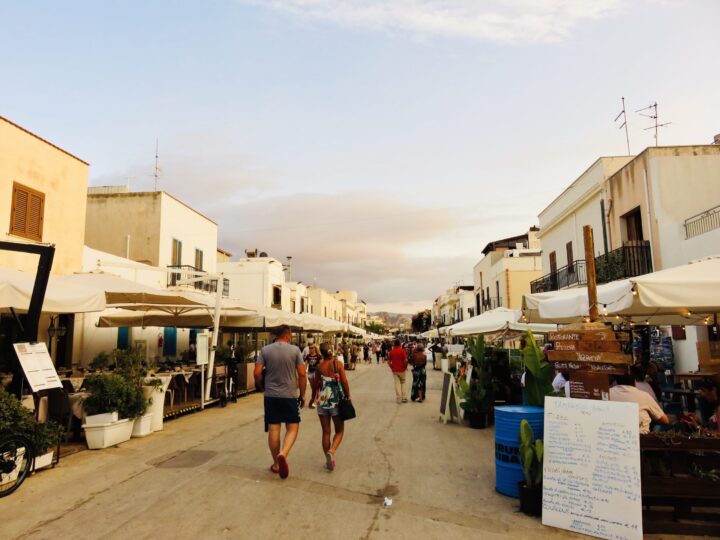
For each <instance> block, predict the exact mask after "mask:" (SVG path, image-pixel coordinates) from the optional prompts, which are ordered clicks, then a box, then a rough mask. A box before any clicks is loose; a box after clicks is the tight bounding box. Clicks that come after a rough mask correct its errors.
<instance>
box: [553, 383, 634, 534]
mask: <svg viewBox="0 0 720 540" xmlns="http://www.w3.org/2000/svg"><path fill="white" fill-rule="evenodd" d="M639 431H640V429H639V418H638V407H637V405H636V404H635V403H620V402H613V401H594V400H587V399H567V398H552V397H547V398H545V440H544V444H545V454H544V461H543V511H542V522H543V525H550V526H552V527H559V528H561V529H567V530H569V531H574V532H578V533H583V534H587V535H590V536H596V537H598V538H607V539H613V540H641V539H642V537H643V536H642V496H641V489H640V433H639Z"/></svg>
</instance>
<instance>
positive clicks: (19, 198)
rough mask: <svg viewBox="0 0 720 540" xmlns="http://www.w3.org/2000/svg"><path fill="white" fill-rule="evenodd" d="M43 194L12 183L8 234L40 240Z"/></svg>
mask: <svg viewBox="0 0 720 540" xmlns="http://www.w3.org/2000/svg"><path fill="white" fill-rule="evenodd" d="M44 213H45V194H43V193H41V192H39V191H35V190H34V189H30V188H28V187H25V186H23V185H20V184H18V183H13V196H12V210H11V212H10V234H12V235H15V236H22V237H24V238H29V239H31V240H37V241H41V240H42V233H43V218H44Z"/></svg>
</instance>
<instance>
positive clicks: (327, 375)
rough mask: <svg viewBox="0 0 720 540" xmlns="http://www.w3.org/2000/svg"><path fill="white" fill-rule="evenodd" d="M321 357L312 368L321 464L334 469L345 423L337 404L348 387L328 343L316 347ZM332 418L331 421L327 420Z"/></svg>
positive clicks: (343, 368) (344, 395)
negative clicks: (318, 421)
mask: <svg viewBox="0 0 720 540" xmlns="http://www.w3.org/2000/svg"><path fill="white" fill-rule="evenodd" d="M320 354H321V356H322V360H321V361H320V363H319V364H318V366H317V368H316V370H315V383H314V391H315V394H316V395H317V397H318V401H317V412H318V418H319V419H320V425H321V426H322V447H323V452H324V453H325V466H326V467H327V469H328V470H329V471H332V470H335V452H336V451H337V449H338V447H339V446H340V443H341V442H342V439H343V435H344V434H345V422H344V421H343V419H342V418H340V411H339V408H338V405H339V403H340V399H341V398H343V397H345V398H347V399H350V386H349V385H348V381H347V377H346V376H345V367H344V366H343V364H342V362H340V361H338V360H337V359H336V358H335V355H334V354H333V350H332V347H331V346H330V344H329V343H323V344H322V345H321V346H320ZM331 419H332V420H331ZM331 422H332V424H333V425H334V426H335V435H334V436H332V443H331V441H330V439H331V425H330V424H331Z"/></svg>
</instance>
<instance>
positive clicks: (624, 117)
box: [614, 97, 632, 156]
mask: <svg viewBox="0 0 720 540" xmlns="http://www.w3.org/2000/svg"><path fill="white" fill-rule="evenodd" d="M620 99H621V101H622V111H620V113H619V114H618V115H617V116H616V117H615V120H614V122H615V123H617V121H618V120H620V117H622V124H621V125H620V127H618V129H622V128H625V141H626V142H627V153H628V156H630V155H632V154H631V153H630V134H629V133H628V121H627V114H626V113H625V98H624V97H621V98H620Z"/></svg>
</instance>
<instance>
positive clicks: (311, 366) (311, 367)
mask: <svg viewBox="0 0 720 540" xmlns="http://www.w3.org/2000/svg"><path fill="white" fill-rule="evenodd" d="M320 360H322V356H321V355H320V349H319V348H318V346H317V345H315V344H312V345H310V347H308V353H307V356H306V357H305V364H306V365H307V375H308V381H309V383H310V391H311V392H312V395H311V396H310V408H311V409H314V408H315V400H316V399H317V391H316V389H315V376H316V373H317V366H318V364H319V363H320Z"/></svg>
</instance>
